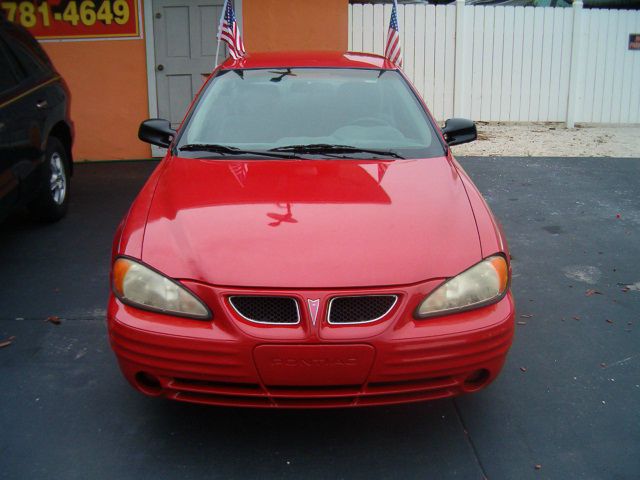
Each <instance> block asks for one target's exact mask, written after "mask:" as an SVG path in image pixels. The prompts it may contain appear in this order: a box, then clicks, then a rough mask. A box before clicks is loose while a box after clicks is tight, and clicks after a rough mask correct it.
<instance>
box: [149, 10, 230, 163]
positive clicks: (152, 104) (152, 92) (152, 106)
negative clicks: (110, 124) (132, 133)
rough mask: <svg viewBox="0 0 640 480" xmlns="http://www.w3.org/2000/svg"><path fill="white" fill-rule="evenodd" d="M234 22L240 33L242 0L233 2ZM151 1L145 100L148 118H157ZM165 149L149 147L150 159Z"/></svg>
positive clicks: (159, 155)
mask: <svg viewBox="0 0 640 480" xmlns="http://www.w3.org/2000/svg"><path fill="white" fill-rule="evenodd" d="M234 4H235V9H236V20H237V22H238V26H239V27H240V31H241V32H242V0H235V2H234ZM153 15H154V13H153V0H144V5H143V16H144V42H145V50H146V58H147V98H148V104H149V118H157V117H158V89H157V87H156V85H157V83H156V51H155V37H154V34H153ZM166 151H167V150H166V148H160V147H156V146H155V145H151V156H152V157H163V156H164V154H165V153H166Z"/></svg>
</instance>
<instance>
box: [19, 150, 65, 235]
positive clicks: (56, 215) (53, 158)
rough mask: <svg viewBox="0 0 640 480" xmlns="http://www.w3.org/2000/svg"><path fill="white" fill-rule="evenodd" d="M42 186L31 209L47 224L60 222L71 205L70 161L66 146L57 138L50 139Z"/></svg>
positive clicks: (30, 206)
mask: <svg viewBox="0 0 640 480" xmlns="http://www.w3.org/2000/svg"><path fill="white" fill-rule="evenodd" d="M42 179H43V180H42V186H41V189H40V193H39V195H38V196H37V197H36V199H35V200H34V201H33V202H32V203H31V205H29V209H30V210H31V211H32V212H33V213H34V214H35V215H36V216H37V217H38V218H39V219H40V220H43V221H46V222H55V221H56V220H60V219H61V218H62V217H64V216H65V214H66V213H67V208H68V205H69V187H70V186H71V185H70V179H69V160H68V158H67V151H66V150H65V148H64V146H63V145H62V143H61V142H60V140H58V139H57V138H55V137H51V138H49V141H48V142H47V150H46V153H45V163H44V165H43V175H42Z"/></svg>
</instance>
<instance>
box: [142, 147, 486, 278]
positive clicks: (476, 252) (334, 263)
mask: <svg viewBox="0 0 640 480" xmlns="http://www.w3.org/2000/svg"><path fill="white" fill-rule="evenodd" d="M166 162H167V165H165V168H164V170H163V173H162V176H161V178H160V180H159V182H158V185H157V187H156V192H155V195H154V198H153V201H152V203H151V206H150V210H149V215H148V220H147V225H146V229H145V234H144V240H143V251H142V259H143V261H145V262H146V263H148V264H149V265H151V266H153V267H155V268H157V269H159V270H160V271H162V272H164V273H165V274H166V275H168V276H170V277H173V278H179V279H193V280H197V281H202V282H205V283H210V284H215V285H226V286H238V287H294V288H335V287H365V286H382V285H401V284H409V283H414V282H419V281H423V280H427V279H431V278H442V277H449V276H453V275H455V274H457V273H459V272H461V271H463V270H464V269H466V268H468V267H469V266H471V265H473V264H474V263H475V262H477V261H479V260H480V259H481V250H480V243H479V238H478V231H477V228H476V224H475V220H474V216H473V211H472V210H471V207H470V204H469V200H468V198H467V195H466V192H465V189H464V186H463V184H462V181H461V179H460V176H459V173H458V171H457V170H456V168H455V167H454V165H453V163H452V162H450V161H449V160H448V159H447V158H444V157H442V158H427V159H420V160H395V161H360V160H282V161H281V160H248V161H244V160H242V161H240V160H238V161H231V160H218V159H215V160H202V159H193V158H180V157H172V158H168V159H167V160H166Z"/></svg>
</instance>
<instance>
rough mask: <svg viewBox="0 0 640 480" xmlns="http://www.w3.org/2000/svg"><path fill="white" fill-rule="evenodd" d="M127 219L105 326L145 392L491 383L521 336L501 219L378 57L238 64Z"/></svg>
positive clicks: (279, 396)
mask: <svg viewBox="0 0 640 480" xmlns="http://www.w3.org/2000/svg"><path fill="white" fill-rule="evenodd" d="M139 136H140V138H141V139H142V140H145V141H147V142H150V143H153V144H155V145H159V146H164V147H168V152H167V155H166V156H165V158H164V159H163V160H162V162H161V163H160V165H159V166H158V167H157V169H156V170H155V171H154V173H153V174H152V175H151V177H150V178H149V180H148V181H147V183H146V185H145V186H144V187H143V189H142V191H141V192H140V194H139V195H138V197H137V198H136V200H135V201H134V203H133V205H132V206H131V209H130V210H129V212H128V213H127V215H126V217H125V219H124V220H123V221H122V223H121V224H120V226H119V227H118V230H117V233H116V236H115V241H114V244H113V259H112V262H113V264H112V275H111V284H112V293H111V298H110V299H109V308H108V325H109V335H110V341H111V345H112V348H113V350H114V351H115V354H116V356H117V358H118V361H119V364H120V367H121V369H122V372H123V373H124V376H125V377H126V378H127V380H128V381H129V382H130V383H131V384H132V385H133V386H134V387H135V388H136V389H138V390H140V391H141V392H143V393H146V394H148V395H153V396H162V397H167V398H170V399H174V400H180V401H186V402H196V403H204V404H211V405H232V406H244V407H303V408H308V407H348V406H367V405H386V404H394V403H403V402H413V401H420V400H430V399H436V398H444V397H452V396H456V395H460V394H463V393H467V392H473V391H476V390H479V389H481V388H483V387H485V386H486V385H487V384H489V383H490V382H491V381H492V380H494V379H495V378H496V376H497V375H498V374H499V372H500V369H501V368H502V365H503V363H504V361H505V356H506V355H507V351H508V350H509V347H510V345H511V341H512V336H513V330H514V303H513V298H512V295H511V292H510V289H509V285H510V276H511V275H510V263H509V253H508V250H507V245H506V242H505V240H504V236H503V234H502V232H501V229H500V226H499V225H498V223H497V222H496V220H495V219H494V217H493V215H492V214H491V212H490V211H489V208H488V207H487V205H486V203H485V202H484V200H483V198H482V196H481V195H480V193H479V192H478V190H477V188H476V187H475V186H474V185H473V183H472V182H471V180H470V179H469V177H468V176H467V174H466V173H465V172H464V171H463V170H462V168H461V167H460V165H459V164H458V163H457V162H456V160H455V159H454V158H453V156H452V155H451V150H450V148H449V146H450V145H454V144H458V143H464V142H468V141H472V140H474V139H475V138H476V128H475V125H474V124H473V122H471V121H469V120H464V119H452V120H449V121H447V123H446V124H445V127H444V129H443V130H440V128H438V126H437V125H436V123H435V121H434V120H433V118H432V117H431V115H430V113H429V111H428V110H427V107H426V106H425V104H424V102H423V101H422V100H421V98H420V96H419V95H418V93H417V92H416V90H415V89H414V88H413V87H412V86H411V84H410V82H409V81H408V80H407V78H406V76H405V75H404V74H403V73H402V71H400V70H399V69H398V68H397V67H396V66H395V65H394V64H392V63H390V62H388V61H387V60H386V59H384V58H383V57H379V56H376V55H364V54H359V53H317V52H316V53H299V54H292V53H277V54H276V53H270V54H255V55H251V56H249V57H247V58H244V59H241V60H237V61H234V60H231V59H229V60H227V61H226V62H225V63H224V64H223V65H222V66H220V67H219V68H218V69H216V70H215V71H214V72H213V74H212V75H211V77H210V78H209V79H208V81H207V82H206V83H205V85H204V86H203V88H202V90H201V91H200V92H199V94H198V95H197V96H196V98H195V100H194V101H193V104H192V106H191V108H190V109H189V112H188V114H187V116H186V118H185V120H184V122H183V124H182V126H181V127H180V128H179V130H178V131H174V130H172V129H171V128H170V125H169V122H167V121H165V120H159V119H153V120H147V121H146V122H143V124H142V125H141V127H140V132H139Z"/></svg>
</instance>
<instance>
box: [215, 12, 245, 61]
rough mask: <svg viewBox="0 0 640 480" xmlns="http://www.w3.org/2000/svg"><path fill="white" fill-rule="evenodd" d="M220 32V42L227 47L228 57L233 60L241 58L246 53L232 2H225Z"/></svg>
mask: <svg viewBox="0 0 640 480" xmlns="http://www.w3.org/2000/svg"><path fill="white" fill-rule="evenodd" d="M225 3H226V8H225V11H224V19H223V20H222V28H221V31H220V40H222V41H223V42H225V43H226V44H227V45H228V46H229V55H231V56H232V57H233V58H234V59H238V58H242V57H244V56H245V54H246V53H247V52H246V51H245V49H244V43H243V42H242V35H241V34H240V30H239V29H238V23H237V22H236V13H235V12H234V11H233V0H227V1H226V2H225Z"/></svg>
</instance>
